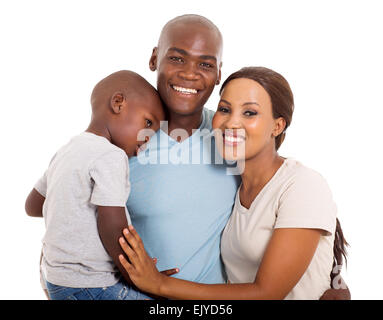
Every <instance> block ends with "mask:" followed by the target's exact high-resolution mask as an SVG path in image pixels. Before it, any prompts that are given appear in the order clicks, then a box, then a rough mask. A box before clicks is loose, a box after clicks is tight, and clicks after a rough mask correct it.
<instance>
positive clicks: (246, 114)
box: [243, 110, 258, 117]
mask: <svg viewBox="0 0 383 320" xmlns="http://www.w3.org/2000/svg"><path fill="white" fill-rule="evenodd" d="M243 114H244V115H245V116H249V117H250V116H255V115H257V114H258V112H256V111H250V110H247V111H245V112H244V113H243Z"/></svg>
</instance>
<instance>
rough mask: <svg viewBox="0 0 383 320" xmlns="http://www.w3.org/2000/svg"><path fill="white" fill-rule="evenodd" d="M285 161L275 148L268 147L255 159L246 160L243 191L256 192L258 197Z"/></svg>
mask: <svg viewBox="0 0 383 320" xmlns="http://www.w3.org/2000/svg"><path fill="white" fill-rule="evenodd" d="M283 161H284V159H283V158H282V157H280V156H279V155H278V153H277V151H276V150H275V147H274V146H272V149H271V150H270V148H268V147H266V149H264V150H262V151H261V152H260V153H258V154H257V155H256V156H254V157H253V158H251V159H248V160H246V161H245V169H244V171H243V173H242V175H241V177H242V189H243V191H244V192H245V193H246V192H252V191H255V196H256V195H257V194H258V193H259V191H261V190H262V188H263V187H264V186H265V185H266V184H267V183H268V182H269V181H270V180H271V178H272V177H273V176H274V174H275V173H276V172H277V171H278V169H279V168H280V167H281V165H282V164H283ZM255 196H254V198H255Z"/></svg>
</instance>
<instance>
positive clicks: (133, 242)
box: [119, 226, 322, 300]
mask: <svg viewBox="0 0 383 320" xmlns="http://www.w3.org/2000/svg"><path fill="white" fill-rule="evenodd" d="M321 234H322V230H317V229H287V228H286V229H275V230H274V232H273V235H272V237H271V239H270V241H269V244H268V247H267V249H266V252H265V254H264V256H263V259H262V263H261V265H260V267H259V270H258V273H257V275H256V278H255V280H254V282H253V283H244V284H200V283H195V282H190V281H185V280H180V279H176V278H171V277H164V276H162V275H161V274H160V273H159V272H158V271H157V269H156V267H155V265H154V263H153V262H152V261H151V258H150V257H149V256H148V255H147V253H146V251H145V248H144V246H143V243H142V241H141V239H140V237H139V235H138V234H137V232H136V231H135V230H134V228H133V227H131V226H130V227H129V232H128V233H127V230H124V237H125V238H126V240H127V242H128V243H129V245H128V243H127V242H126V241H125V240H124V239H123V238H120V245H121V247H122V248H123V250H124V252H125V253H126V254H127V255H128V257H129V260H130V262H128V261H127V260H126V259H125V258H124V257H123V255H120V257H119V258H120V261H121V264H122V266H123V267H124V268H125V269H126V271H127V272H128V273H129V275H130V278H131V279H132V281H133V282H134V283H135V285H136V286H137V287H139V288H140V289H141V290H144V291H147V292H151V293H153V294H156V295H160V296H164V297H167V298H170V299H188V300H193V299H196V300H200V299H218V300H225V299H230V300H231V299H240V300H246V299H247V300H251V299H283V298H285V297H286V295H287V294H288V293H289V292H290V291H291V290H292V289H293V288H294V286H295V285H296V284H297V282H298V281H299V279H300V278H301V277H302V275H303V274H304V272H305V271H306V269H307V267H308V266H309V264H310V262H311V259H312V257H313V256H314V253H315V250H316V248H317V246H318V243H319V239H320V236H321Z"/></svg>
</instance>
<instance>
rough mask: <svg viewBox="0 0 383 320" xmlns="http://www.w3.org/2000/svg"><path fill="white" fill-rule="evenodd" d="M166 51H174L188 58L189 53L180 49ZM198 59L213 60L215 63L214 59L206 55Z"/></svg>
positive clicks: (215, 59) (173, 48)
mask: <svg viewBox="0 0 383 320" xmlns="http://www.w3.org/2000/svg"><path fill="white" fill-rule="evenodd" d="M168 51H176V52H178V53H180V54H183V55H184V56H189V53H188V52H187V51H186V50H184V49H181V48H177V47H171V48H169V49H168ZM199 58H200V59H202V60H214V61H217V58H216V57H214V56H210V55H206V54H203V55H200V56H199Z"/></svg>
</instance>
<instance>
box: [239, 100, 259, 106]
mask: <svg viewBox="0 0 383 320" xmlns="http://www.w3.org/2000/svg"><path fill="white" fill-rule="evenodd" d="M251 104H256V105H257V106H258V107H260V105H259V103H258V102H255V101H253V102H245V103H244V104H242V105H243V106H248V105H251Z"/></svg>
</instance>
